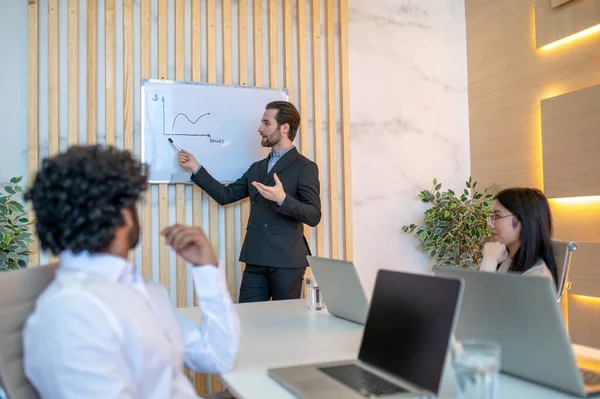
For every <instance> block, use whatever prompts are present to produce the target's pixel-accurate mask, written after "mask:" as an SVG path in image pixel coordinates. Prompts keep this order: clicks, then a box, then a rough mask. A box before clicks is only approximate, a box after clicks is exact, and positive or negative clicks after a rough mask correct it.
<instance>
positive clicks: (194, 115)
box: [141, 79, 287, 183]
mask: <svg viewBox="0 0 600 399" xmlns="http://www.w3.org/2000/svg"><path fill="white" fill-rule="evenodd" d="M141 88H142V93H141V101H142V118H141V120H142V125H141V145H142V162H144V163H146V164H148V165H149V167H150V176H149V182H150V183H174V182H190V173H189V172H187V171H186V170H184V169H182V168H181V167H180V166H179V164H178V162H177V150H176V149H175V147H174V146H172V145H171V144H170V143H169V141H168V139H169V138H171V139H172V140H173V141H174V142H175V144H177V145H178V146H179V147H180V148H182V149H185V150H186V151H189V152H191V153H192V154H194V156H195V157H196V159H198V162H200V164H201V165H202V166H204V167H205V168H206V169H207V170H208V171H209V172H210V174H211V175H212V176H213V177H214V178H215V179H217V180H218V181H220V182H232V181H235V180H236V179H237V178H239V177H240V176H242V175H243V174H244V172H245V171H246V170H247V169H248V167H250V165H251V164H252V163H253V162H256V161H258V160H259V159H262V158H265V157H266V156H267V153H268V149H267V148H263V147H262V146H261V145H260V135H259V133H258V127H259V125H260V121H261V118H262V115H263V112H264V110H265V106H266V105H267V104H268V103H269V102H271V101H276V100H287V92H286V90H285V89H268V88H258V87H245V86H231V85H217V84H207V83H189V82H175V81H168V80H155V79H149V80H143V81H142V85H141Z"/></svg>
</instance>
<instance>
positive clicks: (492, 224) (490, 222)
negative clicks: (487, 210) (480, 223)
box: [487, 213, 514, 229]
mask: <svg viewBox="0 0 600 399" xmlns="http://www.w3.org/2000/svg"><path fill="white" fill-rule="evenodd" d="M509 216H514V214H512V213H510V214H508V215H504V216H498V215H494V216H488V217H487V223H488V226H490V227H491V228H492V229H493V228H494V227H496V220H498V219H502V218H507V217H509Z"/></svg>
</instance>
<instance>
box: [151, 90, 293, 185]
mask: <svg viewBox="0 0 600 399" xmlns="http://www.w3.org/2000/svg"><path fill="white" fill-rule="evenodd" d="M146 83H165V84H171V85H193V86H224V87H235V88H243V89H256V90H268V91H276V92H283V93H284V94H285V100H286V101H289V98H290V96H289V90H288V89H286V88H273V87H257V86H244V85H233V84H231V85H228V84H222V83H206V82H189V81H185V80H168V79H141V84H140V107H141V108H140V149H141V151H140V158H141V161H142V163H143V164H145V163H146V160H145V159H144V158H145V157H144V154H145V151H144V148H145V147H144V144H145V136H146V135H145V133H144V132H145V131H146V130H145V129H144V120H145V118H144V115H145V114H144V112H145V109H146V107H145V105H146V104H145V96H144V90H145V86H146ZM148 167H150V166H148ZM220 183H225V184H226V183H232V182H231V181H222V182H220ZM148 184H194V182H193V181H191V180H190V181H174V180H173V179H172V178H171V180H151V179H150V178H148Z"/></svg>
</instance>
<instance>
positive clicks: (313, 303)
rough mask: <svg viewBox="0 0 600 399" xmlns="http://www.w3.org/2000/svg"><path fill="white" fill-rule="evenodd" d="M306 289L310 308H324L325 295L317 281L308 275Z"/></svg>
mask: <svg viewBox="0 0 600 399" xmlns="http://www.w3.org/2000/svg"><path fill="white" fill-rule="evenodd" d="M305 282H306V291H307V296H308V308H309V309H311V310H321V309H323V296H322V295H321V290H320V289H319V286H318V285H317V282H316V281H315V280H313V279H312V278H310V277H308V278H307V279H306V280H305Z"/></svg>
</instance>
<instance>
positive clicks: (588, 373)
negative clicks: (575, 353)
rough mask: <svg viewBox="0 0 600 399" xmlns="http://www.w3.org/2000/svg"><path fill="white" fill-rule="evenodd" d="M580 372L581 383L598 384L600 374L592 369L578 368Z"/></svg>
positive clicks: (587, 384)
mask: <svg viewBox="0 0 600 399" xmlns="http://www.w3.org/2000/svg"><path fill="white" fill-rule="evenodd" d="M579 371H580V372H581V377H582V378H583V384H584V385H586V386H598V385H600V374H599V373H597V372H595V371H592V370H585V369H579Z"/></svg>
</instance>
